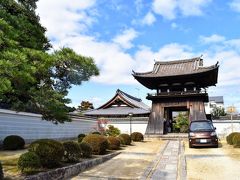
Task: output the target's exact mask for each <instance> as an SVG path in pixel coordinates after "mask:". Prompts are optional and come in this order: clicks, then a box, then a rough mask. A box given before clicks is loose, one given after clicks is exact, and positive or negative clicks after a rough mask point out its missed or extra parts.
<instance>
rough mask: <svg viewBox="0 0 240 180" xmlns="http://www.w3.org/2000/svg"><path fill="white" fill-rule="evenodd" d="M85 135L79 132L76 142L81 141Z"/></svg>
mask: <svg viewBox="0 0 240 180" xmlns="http://www.w3.org/2000/svg"><path fill="white" fill-rule="evenodd" d="M85 136H86V135H85V134H79V135H78V142H79V143H81V142H82V140H83V138H84V137H85Z"/></svg>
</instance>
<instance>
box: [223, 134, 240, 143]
mask: <svg viewBox="0 0 240 180" xmlns="http://www.w3.org/2000/svg"><path fill="white" fill-rule="evenodd" d="M236 134H239V132H233V133H231V134H229V135H228V136H227V138H226V140H227V143H228V144H230V145H233V137H234V136H235V135H236Z"/></svg>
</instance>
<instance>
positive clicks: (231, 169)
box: [185, 142, 240, 180]
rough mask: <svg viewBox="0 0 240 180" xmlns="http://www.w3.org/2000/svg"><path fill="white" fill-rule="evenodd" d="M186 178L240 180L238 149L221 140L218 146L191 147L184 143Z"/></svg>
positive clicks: (191, 179) (197, 179)
mask: <svg viewBox="0 0 240 180" xmlns="http://www.w3.org/2000/svg"><path fill="white" fill-rule="evenodd" d="M185 156H186V161H187V179H188V180H240V149H235V148H233V147H232V146H230V145H228V144H226V142H222V145H221V146H220V147H219V148H192V149H189V148H188V145H187V143H185Z"/></svg>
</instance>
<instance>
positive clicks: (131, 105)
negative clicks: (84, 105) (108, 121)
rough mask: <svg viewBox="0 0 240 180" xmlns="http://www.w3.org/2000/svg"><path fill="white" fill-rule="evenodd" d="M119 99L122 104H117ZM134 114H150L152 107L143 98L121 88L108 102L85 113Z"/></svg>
mask: <svg viewBox="0 0 240 180" xmlns="http://www.w3.org/2000/svg"><path fill="white" fill-rule="evenodd" d="M118 101H121V104H120V105H119V106H117V103H116V102H118ZM123 105H124V106H123ZM129 113H133V114H135V115H136V114H138V115H139V114H149V113H150V107H148V106H147V105H146V104H144V103H143V102H142V100H141V99H139V98H136V97H134V96H131V95H129V94H127V93H125V92H123V91H121V90H119V89H118V90H117V91H116V94H115V96H114V97H113V98H112V99H110V100H109V101H108V102H106V103H105V104H103V105H102V106H100V107H99V108H97V109H93V110H89V111H87V112H85V113H84V114H85V115H92V116H99V115H102V116H103V115H111V116H115V115H116V116H117V115H128V114H129Z"/></svg>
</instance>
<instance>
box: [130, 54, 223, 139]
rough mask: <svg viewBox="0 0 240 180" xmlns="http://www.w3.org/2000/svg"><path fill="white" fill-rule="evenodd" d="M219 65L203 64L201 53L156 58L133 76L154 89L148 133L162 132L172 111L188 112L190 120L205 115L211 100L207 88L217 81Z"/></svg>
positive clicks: (150, 95)
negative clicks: (149, 67) (147, 68)
mask: <svg viewBox="0 0 240 180" xmlns="http://www.w3.org/2000/svg"><path fill="white" fill-rule="evenodd" d="M218 68H219V65H218V63H216V64H215V65H213V66H209V67H203V59H201V57H197V58H192V59H185V60H175V61H164V62H155V64H154V67H153V70H152V71H151V72H147V73H136V72H134V71H133V76H134V78H135V79H137V80H138V81H139V82H140V83H141V84H142V85H144V86H145V87H147V88H149V89H155V90H156V93H154V94H148V95H147V99H149V100H151V101H152V110H151V113H150V117H149V122H148V126H147V129H146V134H163V133H164V132H165V129H164V121H165V120H167V119H169V120H170V119H171V118H172V117H171V112H172V111H174V110H176V111H177V110H184V111H188V112H189V121H194V120H198V119H206V114H205V108H204V102H208V101H209V100H208V94H207V91H206V88H207V87H209V86H213V85H216V83H217V77H218Z"/></svg>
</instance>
